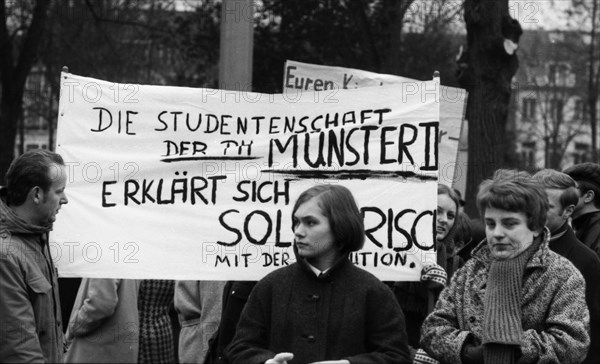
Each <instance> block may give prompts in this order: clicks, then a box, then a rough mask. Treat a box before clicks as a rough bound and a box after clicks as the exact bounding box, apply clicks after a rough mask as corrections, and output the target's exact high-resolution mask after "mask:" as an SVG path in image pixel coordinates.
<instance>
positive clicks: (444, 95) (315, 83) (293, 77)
mask: <svg viewBox="0 0 600 364" xmlns="http://www.w3.org/2000/svg"><path fill="white" fill-rule="evenodd" d="M413 82H419V81H417V80H414V79H411V78H406V77H400V76H394V75H386V74H381V73H374V72H368V71H362V70H357V69H353V68H345V67H332V66H321V65H316V64H310V63H302V62H296V61H290V60H288V61H286V63H285V69H284V76H283V91H284V93H288V94H292V95H293V94H296V93H301V92H303V91H309V90H310V91H313V90H314V91H322V92H325V93H329V94H331V95H333V94H335V93H336V92H337V90H340V89H342V90H347V89H356V88H362V87H371V86H382V85H389V84H394V83H407V84H410V83H413ZM466 100H467V92H466V91H465V90H463V89H461V88H455V87H449V86H441V87H440V131H439V132H440V135H439V143H440V145H439V148H440V160H439V181H440V182H441V183H444V184H446V185H448V186H452V184H453V182H455V181H456V180H459V179H461V177H464V176H462V174H463V173H465V172H466V171H462V168H461V166H458V165H457V160H456V159H457V154H458V144H459V139H460V135H461V134H460V130H461V127H462V122H463V119H464V108H465V102H466Z"/></svg>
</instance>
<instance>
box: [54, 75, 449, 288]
mask: <svg viewBox="0 0 600 364" xmlns="http://www.w3.org/2000/svg"><path fill="white" fill-rule="evenodd" d="M61 81H62V84H61V99H60V105H59V125H58V136H57V144H58V147H57V151H58V152H59V153H60V154H61V155H62V156H63V157H64V159H65V162H66V164H67V173H68V185H67V191H66V193H67V195H68V197H69V204H68V205H65V206H64V207H63V208H62V209H61V211H60V216H59V218H58V219H57V222H56V223H55V227H54V231H53V232H52V235H51V247H52V250H53V251H52V253H53V256H54V257H55V260H56V261H57V265H58V267H59V273H60V275H61V276H65V277H69V276H71V277H72V276H83V277H105V278H161V279H200V280H257V279H260V278H261V277H263V276H264V275H265V274H267V273H268V272H270V271H272V270H274V269H276V268H279V267H282V266H284V265H287V264H290V263H292V262H294V261H295V256H294V252H293V245H292V243H293V233H292V229H291V210H292V207H293V204H294V202H295V200H296V198H297V197H298V196H299V194H300V193H301V192H303V191H304V190H306V189H307V188H309V187H311V186H313V185H315V184H317V183H338V184H342V185H344V186H346V187H348V188H349V189H350V190H351V191H352V193H353V194H354V196H355V198H356V200H357V203H358V205H359V207H361V209H362V212H363V215H364V219H365V229H366V241H365V246H364V249H363V250H361V251H359V252H356V253H353V254H352V256H351V259H352V261H353V262H354V263H355V264H357V265H358V266H360V267H363V268H365V269H367V270H369V271H371V272H373V273H374V274H376V275H377V276H378V277H379V278H381V279H386V280H418V279H419V276H420V270H421V266H422V261H424V260H428V259H432V260H434V259H435V253H434V252H433V236H434V231H435V221H434V218H433V217H434V212H435V209H436V192H435V191H436V186H437V181H436V179H437V166H438V162H437V158H438V154H439V152H438V149H437V145H438V144H437V137H438V128H439V121H438V118H439V99H438V96H439V84H438V83H437V82H433V81H428V82H411V83H401V84H396V85H391V86H384V87H380V88H368V89H367V88H365V89H358V90H346V91H340V92H338V93H336V95H327V94H325V93H318V92H317V93H310V94H309V93H305V94H302V95H299V96H298V97H294V98H292V97H288V96H286V95H267V94H259V93H251V92H233V91H224V90H212V89H192V88H182V87H168V86H149V85H127V84H118V83H109V82H106V81H101V80H96V79H91V78H85V77H81V76H76V75H72V74H68V73H64V74H62V76H61Z"/></svg>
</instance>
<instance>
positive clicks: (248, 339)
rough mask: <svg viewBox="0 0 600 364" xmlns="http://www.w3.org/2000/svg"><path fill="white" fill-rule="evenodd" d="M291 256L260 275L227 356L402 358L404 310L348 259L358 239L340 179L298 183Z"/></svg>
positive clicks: (394, 361) (367, 361) (392, 363)
mask: <svg viewBox="0 0 600 364" xmlns="http://www.w3.org/2000/svg"><path fill="white" fill-rule="evenodd" d="M292 226H293V231H294V237H295V239H294V251H295V253H296V263H293V264H291V265H289V266H287V267H283V268H280V269H278V270H276V271H274V272H272V273H270V274H268V275H267V276H266V277H265V278H263V279H262V280H260V281H259V282H258V283H257V284H256V286H255V287H254V289H253V290H252V293H250V297H249V299H248V302H247V303H246V306H245V307H244V310H243V311H242V316H241V318H240V321H239V323H238V327H237V331H236V334H235V337H234V339H233V342H232V343H231V344H230V345H229V346H228V347H227V349H226V352H225V354H226V357H227V359H228V360H229V361H230V362H231V363H233V364H263V363H265V364H283V363H290V364H294V363H302V364H305V363H318V362H320V361H325V362H326V363H330V364H344V363H345V364H349V363H361V364H371V363H379V364H400V363H408V362H410V357H409V355H410V354H409V351H408V345H407V338H406V331H405V327H404V315H403V313H402V310H401V308H400V306H399V305H398V302H397V301H396V300H395V299H394V296H393V294H392V292H391V291H390V289H389V288H388V287H387V286H386V285H385V284H383V283H382V282H381V281H380V280H379V279H377V278H376V277H374V276H373V275H372V274H370V273H368V272H366V271H365V270H362V269H360V268H358V267H356V266H354V264H352V262H350V260H349V259H348V256H349V253H350V252H352V251H356V250H359V249H360V248H361V247H362V245H363V243H364V240H365V233H364V225H363V218H362V216H361V213H360V210H359V209H358V207H357V205H356V202H355V201H354V197H353V196H352V193H351V192H350V191H349V190H348V189H347V188H345V187H343V186H341V185H339V184H336V185H317V186H314V187H311V188H309V189H308V190H306V191H304V192H303V193H302V194H301V195H300V196H299V197H298V200H297V201H296V203H295V205H294V208H293V212H292Z"/></svg>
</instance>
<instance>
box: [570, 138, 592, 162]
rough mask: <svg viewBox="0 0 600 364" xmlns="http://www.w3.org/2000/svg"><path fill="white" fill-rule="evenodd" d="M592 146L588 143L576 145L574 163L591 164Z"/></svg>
mask: <svg viewBox="0 0 600 364" xmlns="http://www.w3.org/2000/svg"><path fill="white" fill-rule="evenodd" d="M589 156H590V145H589V144H587V143H575V151H574V152H573V163H574V164H579V163H585V162H589Z"/></svg>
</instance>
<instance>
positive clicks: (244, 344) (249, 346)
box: [225, 281, 277, 364]
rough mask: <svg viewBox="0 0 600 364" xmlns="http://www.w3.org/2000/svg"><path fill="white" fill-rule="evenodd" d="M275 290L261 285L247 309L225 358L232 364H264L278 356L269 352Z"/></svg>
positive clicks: (251, 297)
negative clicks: (272, 292) (273, 292)
mask: <svg viewBox="0 0 600 364" xmlns="http://www.w3.org/2000/svg"><path fill="white" fill-rule="evenodd" d="M271 289H272V287H271V286H270V285H269V284H268V283H266V282H264V281H261V282H259V283H258V284H257V285H256V286H255V287H254V289H253V290H252V293H251V294H250V297H249V298H248V302H247V303H246V305H245V306H244V310H243V311H242V315H241V317H240V320H239V322H238V325H237V329H236V332H235V336H234V338H233V341H232V342H231V344H230V345H229V346H228V347H227V348H226V349H225V356H226V357H227V359H228V360H229V361H230V362H231V363H232V364H263V363H264V362H265V361H267V360H269V359H271V358H273V357H274V356H275V354H277V353H274V352H272V351H270V350H268V349H267V346H268V342H269V336H270V332H269V328H270V327H271V322H270V321H271V314H270V313H271V305H272V294H271Z"/></svg>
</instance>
